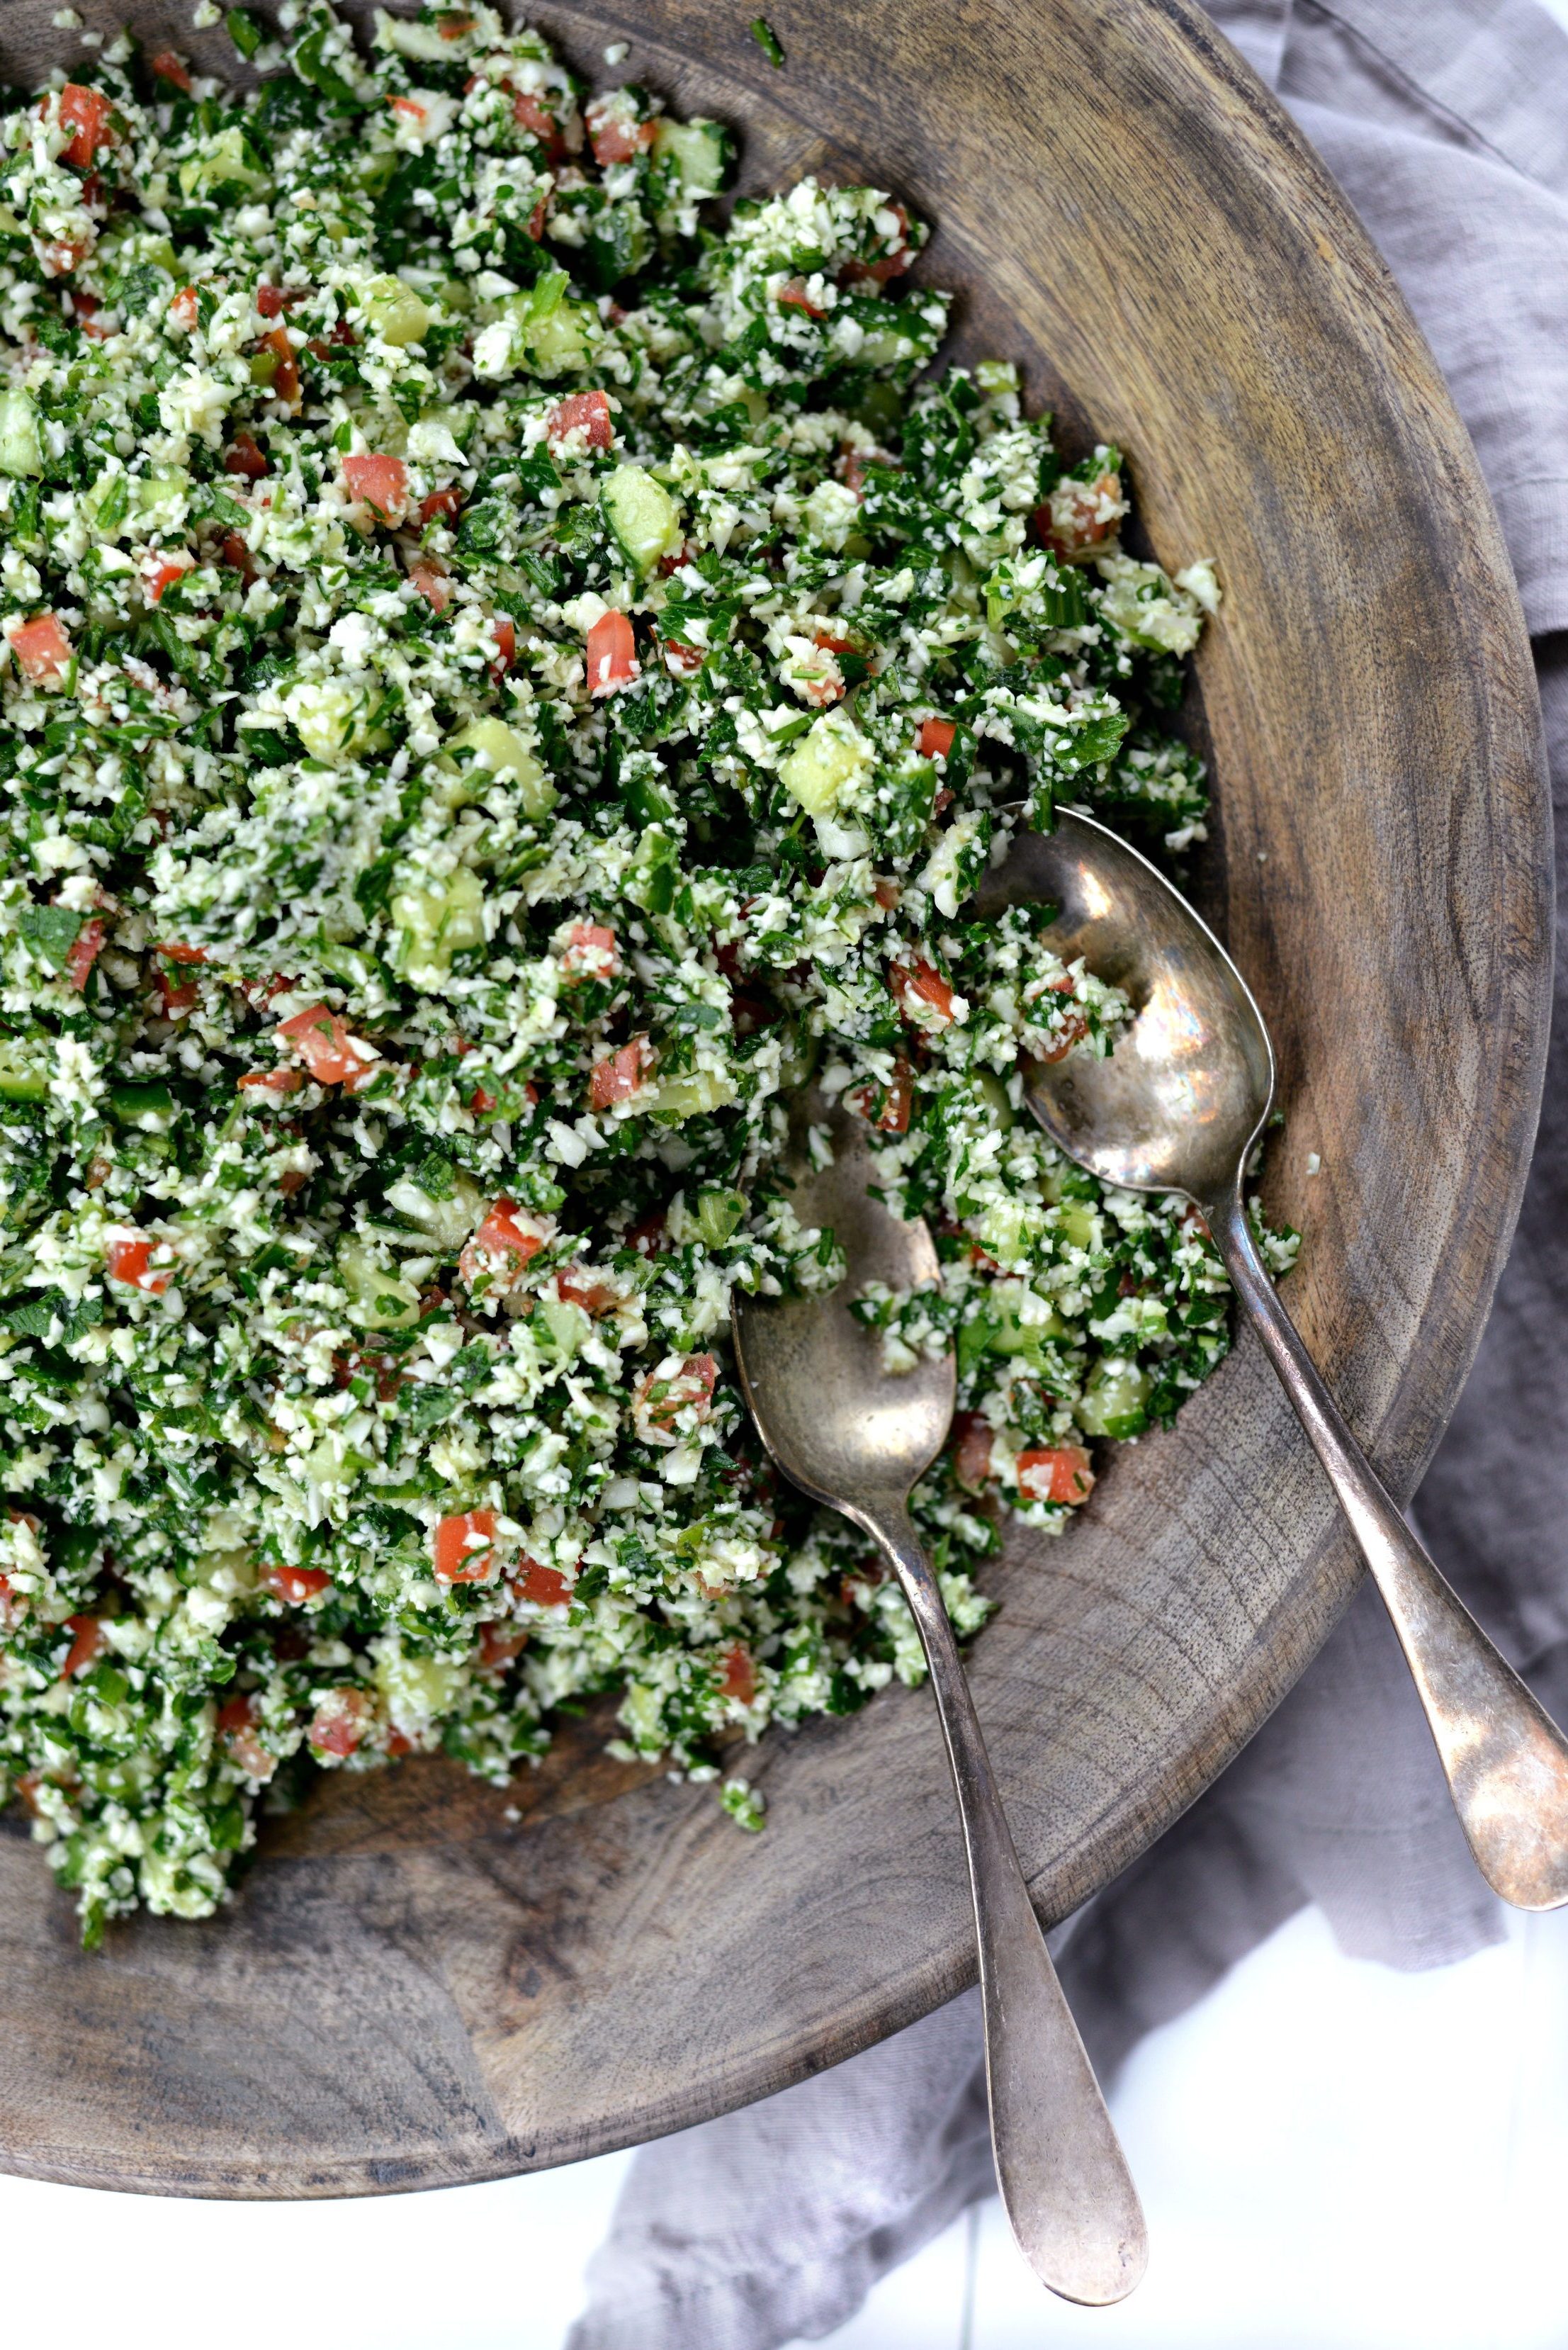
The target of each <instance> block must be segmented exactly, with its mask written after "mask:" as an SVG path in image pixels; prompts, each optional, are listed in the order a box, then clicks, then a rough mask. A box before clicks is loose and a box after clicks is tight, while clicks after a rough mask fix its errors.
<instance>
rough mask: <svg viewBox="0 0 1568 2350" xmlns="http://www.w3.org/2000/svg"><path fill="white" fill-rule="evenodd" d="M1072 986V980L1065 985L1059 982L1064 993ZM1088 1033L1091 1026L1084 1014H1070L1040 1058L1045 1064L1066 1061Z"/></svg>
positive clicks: (1054, 1033)
mask: <svg viewBox="0 0 1568 2350" xmlns="http://www.w3.org/2000/svg"><path fill="white" fill-rule="evenodd" d="M1072 984H1073V983H1072V981H1071V980H1067V981H1066V982H1065V983H1062V982H1058V986H1059V987H1061V988H1063V990H1064V991H1065V988H1069V987H1071V986H1072ZM1088 1033H1089V1024H1088V1022H1087V1020H1085V1017H1084V1014H1082V1013H1081V1012H1069V1013H1068V1014H1066V1015H1065V1017H1064V1020H1063V1022H1062V1024H1061V1026H1060V1027H1059V1028H1056V1029H1054V1030H1053V1032H1052V1041H1051V1043H1050V1044H1049V1045H1047V1046H1046V1048H1045V1050H1044V1052H1043V1053H1042V1054H1041V1055H1040V1058H1041V1059H1042V1060H1043V1061H1045V1062H1053V1061H1064V1060H1065V1059H1066V1057H1067V1055H1068V1054H1069V1053H1070V1052H1071V1051H1072V1049H1073V1047H1074V1045H1081V1044H1082V1043H1083V1041H1084V1039H1085V1036H1086V1035H1088Z"/></svg>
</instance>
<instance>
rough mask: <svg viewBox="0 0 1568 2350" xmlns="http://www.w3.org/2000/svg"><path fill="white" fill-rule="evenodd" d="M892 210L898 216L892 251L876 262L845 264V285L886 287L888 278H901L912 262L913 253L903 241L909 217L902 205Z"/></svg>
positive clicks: (906, 233)
mask: <svg viewBox="0 0 1568 2350" xmlns="http://www.w3.org/2000/svg"><path fill="white" fill-rule="evenodd" d="M892 209H893V211H894V212H895V213H897V214H898V241H897V243H896V244H895V245H894V247H893V250H892V251H891V253H885V254H882V255H880V256H879V257H878V258H877V260H876V261H851V262H849V263H847V264H846V267H845V269H844V272H843V282H844V284H845V285H846V286H886V285H887V283H888V279H889V278H890V277H901V276H903V274H904V272H905V270H906V269H908V267H909V264H910V263H911V262H912V261H913V259H914V257H915V256H914V253H913V251H912V250H911V248H910V246H909V244H907V243H906V241H905V240H906V239H907V238H908V236H909V213H907V212H906V211H905V210H904V207H903V205H902V204H895V205H893V207H892Z"/></svg>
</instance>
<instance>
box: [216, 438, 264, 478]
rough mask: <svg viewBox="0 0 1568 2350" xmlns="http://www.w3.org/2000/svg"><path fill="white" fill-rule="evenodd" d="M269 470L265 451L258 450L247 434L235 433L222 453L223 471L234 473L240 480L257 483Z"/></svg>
mask: <svg viewBox="0 0 1568 2350" xmlns="http://www.w3.org/2000/svg"><path fill="white" fill-rule="evenodd" d="M270 470H271V468H270V466H269V464H268V462H267V458H266V454H265V451H263V450H261V449H259V448H258V447H257V446H256V443H255V442H254V441H253V439H252V438H251V436H250V434H249V433H248V432H236V433H235V435H234V439H233V441H232V442H230V444H229V446H228V448H227V449H225V450H224V452H223V471H224V473H236V474H238V475H239V476H240V477H241V479H242V480H244V481H247V482H259V481H260V480H261V478H262V476H263V475H264V474H265V473H268V472H269V471H270Z"/></svg>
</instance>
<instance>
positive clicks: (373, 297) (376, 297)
mask: <svg viewBox="0 0 1568 2350" xmlns="http://www.w3.org/2000/svg"><path fill="white" fill-rule="evenodd" d="M364 302H365V315H366V317H368V318H369V321H370V324H371V325H372V326H373V327H374V328H375V329H376V332H377V333H378V334H379V336H380V338H381V340H382V341H383V342H384V343H390V344H391V345H392V347H393V348H394V349H396V350H402V349H405V348H407V346H408V345H409V344H410V343H422V342H423V340H424V338H425V330H426V328H428V327H429V325H430V322H431V318H432V317H434V315H435V314H434V312H433V311H432V310H431V307H430V306H429V304H428V303H426V302H424V301H422V300H421V297H420V296H419V295H417V294H416V293H415V292H414V289H413V287H412V286H405V285H404V283H403V281H402V279H401V278H400V277H372V278H371V280H370V283H369V286H367V287H366V289H365V296H364Z"/></svg>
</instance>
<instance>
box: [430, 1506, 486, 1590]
mask: <svg viewBox="0 0 1568 2350" xmlns="http://www.w3.org/2000/svg"><path fill="white" fill-rule="evenodd" d="M434 1555H435V1572H436V1581H437V1582H438V1583H488V1582H489V1581H490V1578H491V1576H492V1575H493V1574H494V1572H495V1513H494V1511H493V1510H461V1511H459V1513H458V1514H457V1515H456V1516H455V1517H452V1518H442V1520H441V1523H440V1525H438V1526H437V1528H436V1530H435V1544H434Z"/></svg>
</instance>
